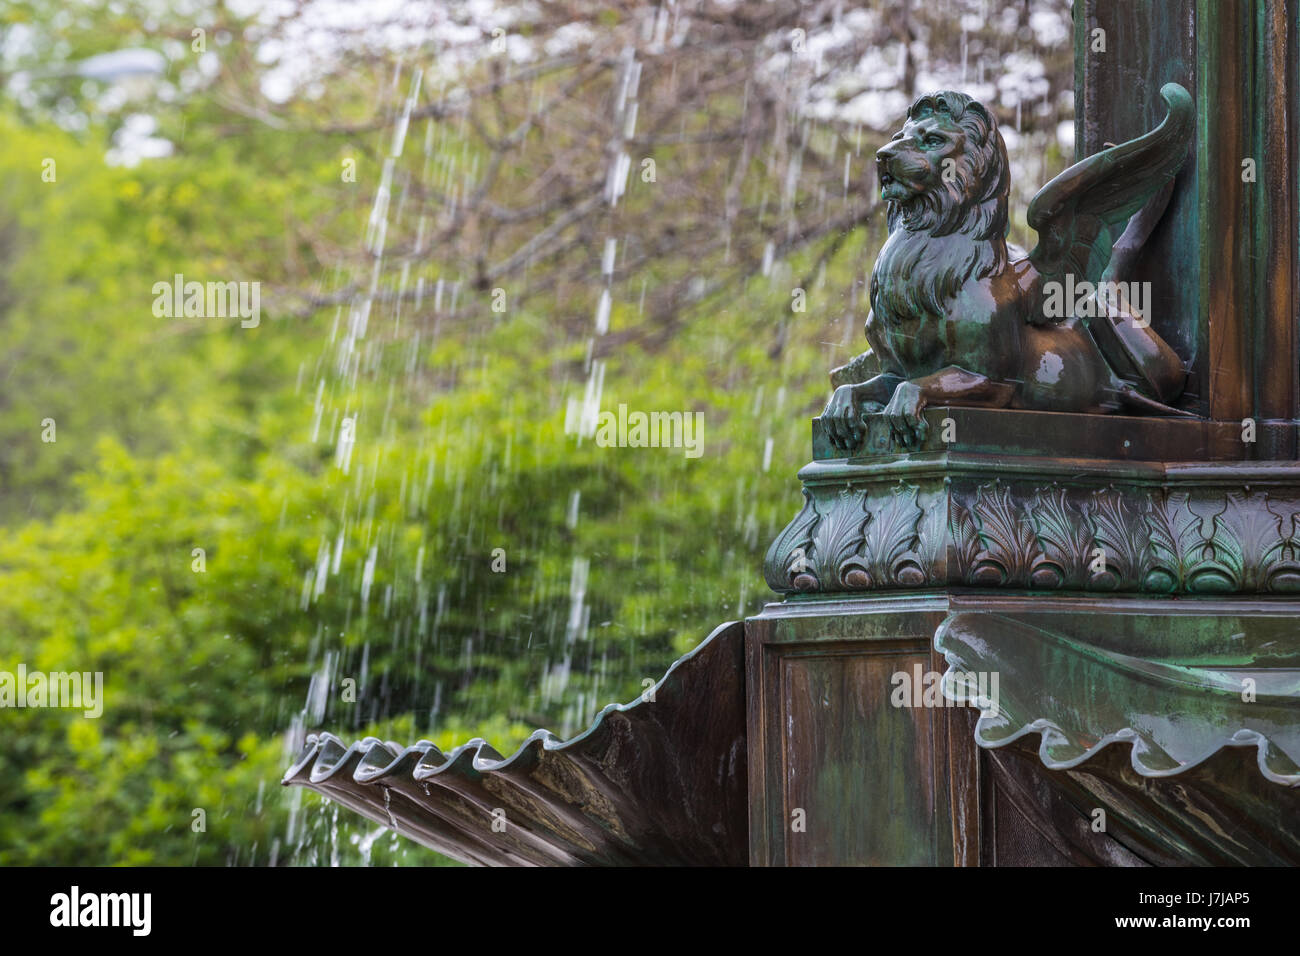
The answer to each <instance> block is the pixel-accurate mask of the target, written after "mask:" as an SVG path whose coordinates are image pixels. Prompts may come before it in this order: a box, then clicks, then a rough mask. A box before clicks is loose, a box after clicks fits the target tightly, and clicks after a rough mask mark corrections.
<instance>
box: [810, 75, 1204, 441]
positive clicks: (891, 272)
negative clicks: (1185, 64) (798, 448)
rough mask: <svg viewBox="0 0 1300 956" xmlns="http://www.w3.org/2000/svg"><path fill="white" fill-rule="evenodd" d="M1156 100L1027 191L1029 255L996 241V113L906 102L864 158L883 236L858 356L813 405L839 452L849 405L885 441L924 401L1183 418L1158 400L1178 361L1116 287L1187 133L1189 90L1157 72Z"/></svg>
mask: <svg viewBox="0 0 1300 956" xmlns="http://www.w3.org/2000/svg"><path fill="white" fill-rule="evenodd" d="M1160 95H1161V96H1162V97H1163V99H1164V101H1165V104H1166V106H1167V107H1168V115H1167V116H1166V117H1165V119H1164V121H1163V122H1162V123H1161V124H1160V125H1159V126H1158V127H1157V128H1156V129H1154V130H1152V131H1151V132H1149V133H1147V134H1146V135H1144V136H1141V137H1139V138H1138V139H1135V140H1132V141H1130V142H1127V143H1122V144H1120V145H1119V146H1114V147H1111V148H1109V149H1106V150H1104V151H1102V152H1100V153H1097V154H1096V155H1094V156H1091V157H1089V158H1087V159H1085V160H1083V161H1082V162H1080V163H1077V164H1076V165H1074V166H1072V167H1070V168H1069V169H1067V170H1066V171H1065V172H1063V173H1061V175H1059V176H1057V177H1056V178H1055V179H1053V180H1052V181H1051V182H1050V183H1048V184H1047V185H1046V186H1044V187H1043V188H1042V189H1041V190H1040V191H1039V193H1038V194H1037V195H1036V196H1035V197H1034V200H1033V202H1032V203H1030V206H1029V210H1028V216H1027V218H1028V222H1029V224H1030V226H1032V227H1033V228H1034V229H1035V230H1037V232H1038V235H1039V242H1038V245H1037V246H1036V247H1035V248H1034V250H1033V251H1032V252H1030V253H1029V254H1027V255H1026V254H1024V253H1023V252H1022V251H1021V250H1019V249H1016V248H1015V247H1014V246H1009V245H1008V244H1007V240H1006V236H1007V196H1008V192H1009V186H1010V176H1009V171H1008V163H1007V151H1006V145H1005V143H1004V142H1003V140H1002V134H1001V133H1000V132H999V131H998V126H997V121H996V120H995V119H994V117H993V115H992V114H991V113H990V112H989V111H988V110H987V109H985V108H984V107H983V106H982V105H981V104H980V103H978V102H976V101H975V100H973V99H971V98H970V97H969V96H966V95H965V94H963V93H954V92H939V93H933V94H930V95H928V96H923V97H921V98H920V99H918V100H917V101H916V102H915V103H914V104H912V107H911V109H909V110H908V113H907V120H906V122H905V124H904V126H903V128H902V129H901V130H899V131H898V133H896V134H895V135H894V138H893V139H892V140H891V141H890V142H889V143H887V144H886V145H885V146H884V147H883V148H882V149H881V150H880V151H879V152H877V153H876V170H877V174H878V176H879V180H880V196H881V199H882V200H884V201H885V202H886V203H887V209H888V223H889V237H888V239H886V241H885V244H884V246H883V247H882V248H881V250H880V254H879V256H878V257H877V259H876V263H875V267H874V268H873V269H872V273H871V296H870V298H871V311H870V313H869V314H868V316H867V321H866V336H867V341H868V343H869V344H870V346H871V349H870V352H868V353H864V355H862V356H859V357H858V358H857V359H855V360H854V361H853V362H851V363H849V364H848V365H847V366H845V367H844V368H841V369H837V370H836V371H835V372H833V373H832V381H834V382H836V384H837V385H838V387H837V388H836V389H835V392H834V394H833V395H832V397H831V400H830V402H829V404H828V405H827V406H826V410H825V412H823V413H822V423H823V425H824V427H825V429H826V433H827V436H828V437H829V438H830V440H831V442H832V444H834V445H835V446H836V447H837V448H840V449H842V450H844V451H845V452H852V451H853V450H854V449H855V448H856V447H857V446H858V444H859V443H860V442H861V440H862V437H863V422H864V418H863V416H865V415H867V414H877V413H883V414H884V415H885V416H886V417H887V418H888V420H889V424H890V430H891V433H892V434H893V437H894V440H895V441H897V442H898V443H899V444H900V445H902V446H903V447H905V448H911V447H915V446H916V445H917V444H918V443H919V442H920V441H921V440H922V439H923V438H924V437H925V434H926V427H927V426H926V422H925V420H924V418H922V416H921V411H922V410H923V409H924V408H925V407H926V406H927V405H980V406H986V407H994V408H1000V407H1011V408H1026V409H1038V410H1044V411H1068V412H1091V413H1101V412H1109V411H1115V410H1117V409H1121V408H1123V409H1127V410H1130V411H1137V412H1155V413H1161V414H1175V415H1182V414H1187V413H1185V412H1181V411H1179V410H1177V409H1174V408H1171V407H1169V405H1168V404H1167V403H1169V402H1172V401H1175V400H1176V399H1177V398H1178V396H1179V395H1180V394H1181V393H1182V390H1183V387H1184V384H1185V382H1186V378H1187V371H1186V367H1185V365H1184V363H1183V361H1182V360H1181V359H1180V358H1179V357H1178V355H1177V354H1176V353H1175V352H1174V351H1173V349H1171V348H1170V347H1169V345H1168V344H1167V343H1165V342H1164V341H1163V340H1162V339H1161V338H1160V337H1159V336H1158V335H1157V334H1156V333H1155V332H1154V331H1153V330H1152V329H1151V327H1150V316H1149V314H1143V311H1142V309H1141V308H1140V307H1134V300H1135V299H1139V298H1140V297H1141V296H1140V290H1135V292H1134V293H1133V294H1130V293H1129V292H1128V291H1127V287H1128V286H1130V285H1132V286H1136V285H1137V284H1136V283H1126V282H1123V281H1118V280H1119V277H1120V276H1121V275H1123V274H1124V273H1125V272H1126V271H1127V269H1128V267H1129V266H1130V265H1131V263H1132V261H1133V257H1134V255H1135V254H1136V252H1137V251H1138V250H1139V249H1140V248H1141V246H1142V244H1143V243H1144V242H1145V241H1146V238H1147V236H1149V235H1150V232H1151V229H1152V228H1153V227H1154V225H1155V223H1156V221H1158V220H1159V218H1160V216H1161V215H1162V214H1163V212H1164V208H1165V205H1166V204H1167V202H1168V199H1169V195H1170V193H1171V191H1172V188H1173V177H1174V174H1175V173H1176V172H1177V171H1178V169H1179V167H1180V166H1181V165H1182V163H1183V160H1184V158H1185V157H1186V154H1187V146H1188V144H1189V142H1190V140H1191V135H1192V129H1193V125H1194V124H1193V120H1194V115H1195V110H1194V108H1193V106H1192V100H1191V97H1190V96H1189V95H1188V93H1187V91H1186V90H1185V89H1183V88H1182V87H1181V86H1179V85H1178V84H1176V83H1169V84H1166V85H1165V86H1164V87H1163V88H1162V89H1161V91H1160ZM1126 224H1127V228H1125V226H1126ZM1121 229H1123V230H1124V232H1123V234H1122V235H1119V237H1118V239H1116V235H1117V234H1118V233H1119V230H1121ZM1149 306H1150V303H1149V301H1148V302H1147V308H1148V309H1149ZM873 366H875V367H878V369H879V373H878V374H874V375H871V376H870V377H865V374H866V373H865V370H867V369H872V368H873Z"/></svg>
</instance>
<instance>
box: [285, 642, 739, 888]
mask: <svg viewBox="0 0 1300 956" xmlns="http://www.w3.org/2000/svg"><path fill="white" fill-rule="evenodd" d="M745 746H746V744H745V675H744V626H743V625H742V624H740V623H730V624H723V625H721V626H719V627H718V628H717V629H716V630H714V632H713V633H712V634H710V635H709V637H708V638H707V639H706V640H705V641H704V642H703V643H701V644H700V646H699V647H697V648H695V650H693V651H691V652H690V653H689V654H687V655H685V656H684V657H682V658H681V659H679V660H678V661H676V662H675V663H674V664H673V665H672V666H671V667H670V668H669V669H668V672H667V673H666V674H665V675H664V677H663V679H662V680H661V681H660V682H659V683H658V684H657V685H656V686H655V687H654V689H653V692H652V693H651V692H647V694H645V695H643V697H642V698H638V699H637V700H636V701H634V702H632V703H630V704H617V705H610V706H609V707H607V708H605V710H603V711H601V713H600V714H599V715H598V716H597V717H596V720H595V721H594V723H593V724H592V725H591V727H590V728H588V729H587V730H586V731H585V732H584V733H582V734H581V735H580V736H578V737H575V738H573V739H572V740H569V741H562V740H560V739H559V738H558V737H556V736H555V735H554V734H551V733H549V732H548V731H545V730H539V731H537V732H536V733H534V734H533V735H532V736H531V737H529V738H528V740H527V741H525V743H524V744H523V746H522V747H520V748H519V750H518V751H517V752H516V753H515V754H513V755H512V756H510V757H508V758H503V757H502V755H501V754H499V753H497V752H496V751H495V750H493V749H492V748H491V747H490V746H489V745H488V744H487V743H486V742H485V741H483V740H471V741H469V742H468V743H466V744H464V745H462V746H460V747H457V748H456V749H455V750H453V751H451V752H450V753H447V754H443V753H442V752H441V751H439V750H438V749H437V748H436V747H434V746H433V744H431V743H429V742H428V741H420V742H419V743H416V744H415V745H414V746H410V747H402V746H401V745H400V744H396V743H392V742H385V741H381V740H378V739H376V738H374V737H367V738H366V739H364V740H361V741H358V742H356V743H354V744H352V745H351V746H347V745H345V744H344V743H343V742H342V741H341V740H339V739H338V738H337V737H334V736H332V735H330V734H327V733H322V734H315V735H312V736H309V737H308V738H307V746H306V748H305V750H304V751H303V753H302V754H301V756H300V757H299V758H298V760H297V761H296V762H295V763H294V765H293V766H292V767H291V768H290V769H289V770H288V772H287V773H286V774H285V777H284V780H283V783H284V784H285V785H299V786H305V787H309V788H311V789H312V790H315V791H317V792H319V793H322V794H324V795H325V796H327V797H329V798H330V799H331V800H334V801H336V802H337V803H339V804H341V805H343V806H345V807H348V808H349V809H351V810H354V811H356V812H357V813H360V814H361V815H362V816H365V817H367V818H369V819H371V820H374V821H376V822H378V823H381V824H384V825H386V826H389V827H392V828H393V829H394V830H396V831H397V832H398V833H400V834H402V835H403V836H406V837H409V838H411V839H413V840H415V841H417V842H419V843H421V844H423V845H424V846H427V847H430V848H432V849H434V850H437V851H439V852H441V853H445V854H447V855H448V856H451V857H453V858H455V859H458V860H461V861H463V862H465V863H471V864H479V865H484V866H532V865H538V866H547V865H647V864H648V865H705V866H743V865H745V864H746V862H747V852H748V851H747V830H748V818H747V809H746V807H747V798H746V786H747V778H746V750H745Z"/></svg>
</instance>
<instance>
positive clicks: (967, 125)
mask: <svg viewBox="0 0 1300 956" xmlns="http://www.w3.org/2000/svg"><path fill="white" fill-rule="evenodd" d="M876 171H877V173H878V174H879V177H880V198H881V199H883V200H885V201H886V202H888V203H889V227H890V230H891V231H892V230H893V229H894V227H895V226H896V225H898V224H901V225H902V226H903V227H904V228H905V229H908V230H909V231H911V232H924V233H928V234H929V235H931V236H945V235H948V234H949V233H953V232H961V233H965V234H966V235H968V236H970V237H971V238H974V239H987V240H995V241H996V240H1001V239H1003V238H1004V237H1005V236H1006V233H1007V193H1008V189H1009V178H1008V173H1007V147H1006V144H1005V143H1003V141H1002V134H1001V133H1000V132H998V124H997V121H996V120H995V119H994V118H993V116H992V115H991V114H990V113H989V111H988V110H986V109H985V108H984V107H983V106H981V105H980V104H979V103H978V102H976V101H975V100H973V99H971V98H970V97H969V96H967V95H966V94H965V93H955V92H952V91H950V90H944V91H941V92H938V93H931V94H930V95H928V96H922V97H921V98H920V99H918V100H917V101H916V102H915V103H913V104H912V108H911V109H909V110H908V111H907V121H906V122H905V123H904V125H903V128H902V129H901V130H899V131H898V132H897V133H895V134H894V138H893V139H892V140H890V141H889V142H888V143H887V144H885V146H884V147H883V148H882V149H881V150H880V151H879V152H877V153H876Z"/></svg>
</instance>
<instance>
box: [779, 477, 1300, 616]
mask: <svg viewBox="0 0 1300 956" xmlns="http://www.w3.org/2000/svg"><path fill="white" fill-rule="evenodd" d="M1297 522H1300V497H1297V496H1294V495H1287V496H1274V495H1273V494H1270V493H1269V492H1267V491H1261V490H1251V489H1249V488H1242V489H1239V490H1226V489H1205V488H1197V489H1193V490H1188V489H1174V488H1144V487H1117V486H1115V485H1107V486H1105V487H1100V488H1074V487H1068V488H1067V487H1065V486H1062V485H1060V484H1057V483H1050V484H1035V485H1023V486H1022V485H1020V484H1008V483H1004V482H1002V481H1000V480H995V481H992V482H987V483H983V484H978V485H971V486H969V487H966V488H960V487H958V486H957V485H955V484H950V483H945V484H944V485H943V486H942V487H941V488H938V489H936V490H935V491H933V492H927V493H923V492H922V490H921V489H920V488H919V487H918V486H917V485H914V484H909V483H907V482H904V481H900V482H898V483H897V484H894V485H881V484H855V483H848V484H846V485H845V486H843V487H839V488H833V489H824V488H820V487H818V488H813V489H811V490H810V489H808V488H805V489H804V506H803V509H802V510H801V511H800V512H799V514H798V515H797V516H796V517H795V519H794V520H793V521H792V522H790V524H789V525H788V526H787V527H786V529H785V530H784V531H783V532H782V533H781V534H780V536H779V537H778V538H777V539H776V541H775V542H774V543H773V544H772V547H771V548H770V549H769V551H768V554H767V559H766V561H765V562H764V573H765V575H766V578H767V582H768V584H769V586H771V588H772V589H773V590H775V591H778V592H812V593H833V592H843V591H865V590H874V589H882V588H926V587H940V586H975V587H980V586H987V587H1000V588H1022V589H1029V590H1081V591H1105V592H1145V593H1161V594H1174V593H1182V594H1230V593H1287V594H1289V593H1297V592H1300V528H1298V525H1297Z"/></svg>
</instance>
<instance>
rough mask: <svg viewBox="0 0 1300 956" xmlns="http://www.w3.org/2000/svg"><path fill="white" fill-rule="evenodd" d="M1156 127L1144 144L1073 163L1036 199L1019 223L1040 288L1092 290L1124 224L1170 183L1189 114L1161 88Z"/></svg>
mask: <svg viewBox="0 0 1300 956" xmlns="http://www.w3.org/2000/svg"><path fill="white" fill-rule="evenodd" d="M1160 96H1161V98H1162V99H1163V100H1164V101H1165V105H1166V106H1167V107H1168V108H1169V113H1168V114H1167V115H1166V116H1165V118H1164V121H1163V122H1162V123H1161V124H1160V125H1159V126H1157V127H1156V128H1155V129H1153V130H1152V131H1151V132H1149V133H1147V134H1146V135H1144V136H1139V137H1138V138H1137V139H1133V140H1129V141H1128V142H1127V143H1121V144H1120V145H1119V146H1113V147H1111V148H1110V149H1106V150H1102V151H1101V152H1100V153H1096V154H1094V155H1092V156H1089V157H1088V158H1087V159H1085V160H1083V161H1082V162H1078V163H1075V164H1074V165H1073V166H1071V167H1070V168H1069V169H1067V170H1066V171H1065V172H1063V173H1061V174H1060V175H1059V176H1057V177H1056V178H1055V179H1053V180H1052V181H1051V182H1049V183H1048V184H1047V185H1046V186H1044V187H1043V188H1042V189H1040V190H1039V191H1038V195H1036V196H1035V197H1034V200H1033V202H1031V203H1030V204H1029V212H1028V214H1027V216H1026V218H1027V220H1028V222H1029V225H1030V226H1032V227H1033V228H1034V229H1035V230H1037V232H1038V245H1036V246H1035V247H1034V251H1033V252H1031V253H1030V254H1029V259H1030V261H1031V262H1032V263H1033V264H1034V268H1035V269H1037V270H1038V272H1039V274H1040V275H1041V276H1042V277H1043V280H1044V281H1045V282H1048V281H1057V282H1065V280H1066V276H1067V275H1071V274H1073V275H1074V277H1075V282H1076V283H1079V282H1083V281H1085V280H1086V281H1088V282H1093V283H1095V282H1097V281H1098V280H1099V279H1100V278H1101V277H1102V273H1103V272H1104V271H1105V269H1106V264H1107V263H1108V262H1109V261H1110V255H1111V249H1112V247H1113V245H1114V243H1115V239H1116V237H1117V236H1118V235H1119V233H1120V231H1121V230H1122V229H1123V227H1124V224H1125V223H1126V222H1127V221H1128V219H1129V217H1131V216H1132V215H1133V214H1134V213H1135V212H1137V211H1138V210H1139V209H1141V208H1142V206H1143V205H1145V204H1146V202H1147V201H1148V200H1150V199H1151V197H1152V196H1154V195H1155V194H1156V193H1158V192H1159V191H1160V189H1161V188H1162V187H1163V186H1164V185H1165V184H1166V183H1167V182H1169V180H1170V179H1172V178H1173V176H1174V174H1175V173H1176V172H1178V168H1179V167H1180V166H1181V165H1182V164H1183V160H1184V159H1185V158H1186V155H1187V145H1188V143H1189V142H1190V141H1191V138H1192V129H1193V126H1194V120H1195V117H1196V109H1195V107H1194V106H1193V104H1192V98H1191V95H1190V94H1188V92H1187V90H1185V89H1183V88H1182V87H1181V86H1179V85H1178V84H1177V83H1166V84H1165V85H1164V86H1163V87H1161V89H1160Z"/></svg>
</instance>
